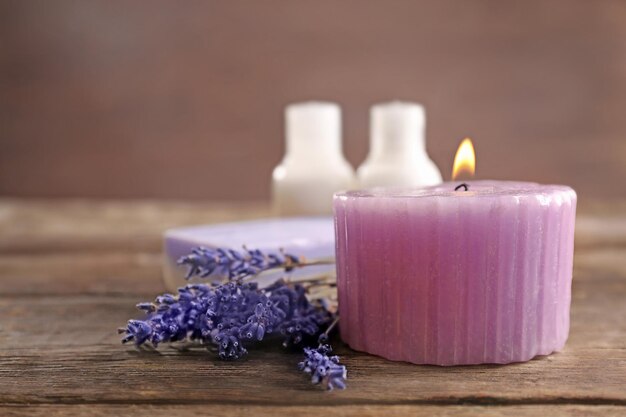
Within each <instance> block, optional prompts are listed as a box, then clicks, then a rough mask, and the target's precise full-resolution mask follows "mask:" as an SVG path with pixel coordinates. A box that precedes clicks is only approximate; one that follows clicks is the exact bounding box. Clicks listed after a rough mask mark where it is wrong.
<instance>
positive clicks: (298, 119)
mask: <svg viewBox="0 0 626 417" xmlns="http://www.w3.org/2000/svg"><path fill="white" fill-rule="evenodd" d="M285 137H286V141H287V149H286V153H285V157H284V158H283V160H282V162H281V163H280V165H278V166H277V167H276V168H274V173H273V181H272V200H273V205H274V211H275V212H276V214H278V215H280V216H293V215H331V214H332V200H333V198H332V197H333V193H335V192H336V191H340V190H346V189H350V188H354V187H355V185H356V177H355V174H354V169H353V168H352V166H350V164H349V163H348V161H346V159H345V158H344V156H343V153H342V150H341V110H340V108H339V106H338V105H337V104H334V103H326V102H306V103H296V104H291V105H289V106H287V108H286V109H285Z"/></svg>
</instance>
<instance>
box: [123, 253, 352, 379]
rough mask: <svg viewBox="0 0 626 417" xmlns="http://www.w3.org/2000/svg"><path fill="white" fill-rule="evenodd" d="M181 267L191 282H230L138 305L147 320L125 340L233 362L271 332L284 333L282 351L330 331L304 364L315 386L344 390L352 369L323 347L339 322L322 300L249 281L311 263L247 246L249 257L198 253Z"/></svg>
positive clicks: (136, 323) (299, 288) (296, 287)
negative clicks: (175, 346) (193, 344)
mask: <svg viewBox="0 0 626 417" xmlns="http://www.w3.org/2000/svg"><path fill="white" fill-rule="evenodd" d="M179 264H183V265H188V266H189V268H190V269H189V273H188V274H187V277H188V278H189V277H191V276H194V275H197V276H201V277H207V276H221V277H224V278H228V281H227V282H225V283H222V284H218V283H213V284H189V285H187V286H185V287H182V288H179V289H178V293H177V294H163V295H160V296H158V297H157V298H156V299H155V300H154V301H153V302H151V303H140V304H137V308H139V309H140V310H142V311H143V312H144V313H145V314H146V317H145V319H144V320H129V321H128V324H127V325H126V327H125V328H121V329H119V332H120V333H123V334H124V337H123V338H122V343H127V342H131V341H132V342H134V343H135V344H136V345H137V346H140V345H142V344H144V343H151V344H152V345H153V346H155V347H157V346H158V345H159V344H160V343H163V342H176V341H184V340H191V341H197V342H199V343H201V344H204V345H207V346H208V347H209V348H211V347H213V348H214V349H215V350H216V352H217V354H218V355H219V357H220V358H221V359H225V360H235V359H239V358H241V357H243V356H245V355H246V354H247V352H248V351H247V346H248V345H249V344H251V343H253V342H254V341H260V340H263V339H265V338H266V337H267V336H268V335H272V334H280V335H282V337H283V338H284V340H283V345H284V346H288V345H297V344H299V343H301V342H302V341H303V340H304V339H305V338H307V337H312V336H315V335H318V334H319V333H320V329H321V328H322V327H324V326H327V329H326V331H325V332H324V333H322V334H321V336H320V339H319V340H320V342H319V343H320V346H319V347H318V348H317V349H311V348H305V349H304V352H305V355H306V358H305V361H304V362H302V363H301V364H300V367H301V369H303V370H304V371H305V372H308V373H309V374H311V375H312V381H313V383H314V384H319V383H323V384H324V385H325V386H326V387H327V388H328V389H333V388H340V389H343V388H345V378H346V369H345V367H344V366H343V365H341V364H339V359H338V358H337V357H336V356H332V357H329V356H328V353H329V352H330V346H328V345H325V344H324V343H325V341H326V339H327V336H328V334H329V332H330V330H331V329H332V328H333V327H334V326H335V325H336V324H337V320H338V318H337V317H335V316H334V315H333V314H331V313H330V312H329V311H328V310H327V309H326V308H325V307H324V303H322V302H320V300H316V301H315V302H314V303H312V302H311V301H309V299H308V298H307V287H304V286H303V285H300V284H294V283H290V282H287V281H284V280H278V281H276V282H275V283H273V284H272V285H270V286H268V287H265V288H259V287H258V285H257V284H256V283H253V282H244V280H243V278H245V277H248V276H251V275H256V274H258V273H259V272H262V271H266V270H268V269H273V268H284V269H285V270H287V271H288V270H290V269H292V268H294V267H296V266H303V265H306V264H304V263H303V262H302V261H301V260H300V258H298V257H295V256H293V255H288V254H281V255H280V256H279V255H274V254H263V253H262V252H260V251H258V250H248V249H245V248H244V251H243V252H238V251H234V250H231V249H220V248H218V249H206V248H196V249H194V250H193V252H192V253H191V254H190V255H188V256H184V257H182V258H181V259H180V260H179ZM317 285H319V282H318V283H317ZM332 318H334V321H333V322H332V324H330V326H328V324H329V323H330V321H331V319H332Z"/></svg>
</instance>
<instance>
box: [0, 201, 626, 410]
mask: <svg viewBox="0 0 626 417" xmlns="http://www.w3.org/2000/svg"><path fill="white" fill-rule="evenodd" d="M267 214H268V212H267V208H266V206H265V205H264V204H248V205H229V204H180V203H158V202H125V203H120V202H90V201H56V202H51V201H32V200H31V201H23V200H11V199H3V200H0V415H1V416H14V415H46V416H48V415H52V416H54V415H119V414H120V413H122V412H124V413H130V412H132V414H133V415H135V416H144V415H145V416H147V415H150V416H153V415H156V416H160V415H169V414H172V415H173V414H176V415H177V416H179V415H194V414H199V413H203V414H208V415H216V416H222V415H228V416H231V415H237V414H248V413H251V414H250V415H255V416H256V415H268V416H276V415H280V414H288V415H292V416H300V415H309V414H315V415H317V416H323V415H343V416H352V415H354V416H368V415H380V414H382V413H383V412H384V413H385V415H411V416H429V415H433V414H444V415H450V414H458V415H473V414H481V415H528V416H536V415H550V416H554V415H567V414H576V415H602V416H606V415H615V416H617V415H622V416H623V415H626V204H611V205H602V204H596V205H589V206H584V207H581V208H580V210H579V217H578V223H577V236H576V256H575V272H574V285H573V297H572V301H573V302H572V327H571V334H570V340H569V342H568V343H567V346H566V348H565V350H564V351H563V352H561V353H558V354H554V355H551V356H548V357H543V358H539V359H536V360H533V361H530V362H528V363H522V364H515V365H508V366H495V365H490V366H471V367H454V368H440V367H435V366H414V365H409V364H405V363H396V362H389V361H386V360H384V359H381V358H378V357H374V356H370V355H366V354H363V353H359V352H355V351H352V350H350V349H349V348H347V347H346V346H343V345H342V344H341V342H340V341H339V340H334V344H335V346H336V350H337V351H338V353H339V354H340V355H341V356H342V359H343V361H344V362H345V364H346V365H347V367H348V369H349V380H348V383H349V388H348V389H347V390H345V391H336V392H332V393H327V392H323V391H320V390H318V389H316V387H313V386H311V385H310V384H309V381H308V380H307V378H306V377H305V376H304V375H303V374H301V373H300V372H298V371H297V370H296V364H297V362H298V361H299V360H300V355H299V354H298V353H288V352H287V353H286V352H284V351H282V349H281V348H278V347H277V348H274V347H271V346H264V347H262V348H261V349H258V350H251V352H250V355H249V357H248V358H247V359H246V360H244V361H241V362H223V361H219V360H217V359H216V358H215V357H214V356H213V355H212V354H210V353H208V352H206V351H191V352H179V351H177V350H175V349H173V348H168V347H164V348H162V349H160V350H159V351H158V352H157V351H150V350H146V351H137V350H135V349H134V348H133V347H132V346H123V345H121V344H120V343H119V336H118V335H117V334H116V328H117V327H118V326H122V325H124V324H125V322H126V320H127V319H128V318H131V317H133V316H136V315H137V312H136V310H135V309H134V304H135V303H137V302H139V301H143V300H150V299H152V298H153V297H154V296H155V295H156V294H157V293H159V292H162V291H163V290H164V288H163V284H162V282H161V275H160V269H161V265H160V263H161V252H160V241H161V232H162V231H163V230H164V229H166V228H168V227H172V226H175V225H183V224H193V223H206V222H217V221H225V220H234V219H249V218H256V217H259V216H264V215H267Z"/></svg>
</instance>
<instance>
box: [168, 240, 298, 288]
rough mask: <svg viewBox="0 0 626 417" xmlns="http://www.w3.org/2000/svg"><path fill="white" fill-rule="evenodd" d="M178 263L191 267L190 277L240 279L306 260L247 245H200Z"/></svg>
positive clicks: (296, 264) (286, 267) (288, 267)
mask: <svg viewBox="0 0 626 417" xmlns="http://www.w3.org/2000/svg"><path fill="white" fill-rule="evenodd" d="M178 264H179V265H187V266H188V267H189V271H188V272H187V276H186V278H187V279H189V278H191V277H193V276H198V277H201V278H206V277H209V276H213V277H218V278H229V279H231V280H236V279H241V278H244V277H247V276H251V275H257V274H259V273H261V272H263V271H267V270H270V269H277V268H280V269H284V270H285V271H286V272H288V271H291V270H292V269H293V268H295V267H297V266H301V265H302V264H303V261H302V260H301V259H300V258H299V257H297V256H294V255H290V254H288V253H282V252H281V253H279V254H276V253H264V252H262V251H260V250H258V249H247V248H245V247H244V248H243V250H241V251H237V250H234V249H225V248H217V249H210V248H203V247H198V248H194V249H192V251H191V253H190V254H189V255H186V256H183V257H181V258H180V259H179V260H178Z"/></svg>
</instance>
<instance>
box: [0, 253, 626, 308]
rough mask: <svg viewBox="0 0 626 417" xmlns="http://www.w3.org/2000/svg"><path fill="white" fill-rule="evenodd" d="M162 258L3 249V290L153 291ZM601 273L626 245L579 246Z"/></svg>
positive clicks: (582, 258) (621, 262) (577, 267)
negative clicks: (8, 251) (8, 250)
mask: <svg viewBox="0 0 626 417" xmlns="http://www.w3.org/2000/svg"><path fill="white" fill-rule="evenodd" d="M161 264H162V258H161V254H160V253H154V252H136V251H128V252H118V251H115V252H108V251H100V252H69V253H68V252H53V253H45V252H43V253H20V254H15V253H14V254H11V253H4V254H2V253H0V277H1V280H0V296H1V295H13V296H18V295H37V294H40V295H52V294H100V295H102V294H137V295H141V296H143V297H153V296H154V295H156V294H158V293H160V292H163V291H165V287H164V285H163V280H162V269H161ZM598 274H603V275H607V274H610V275H615V276H616V277H622V278H623V279H626V247H624V248H622V247H617V248H602V249H594V248H587V249H578V250H577V251H576V256H575V257H574V281H576V282H577V281H580V280H594V279H595V278H596V277H597V276H598ZM181 284H183V281H182V280H181Z"/></svg>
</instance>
